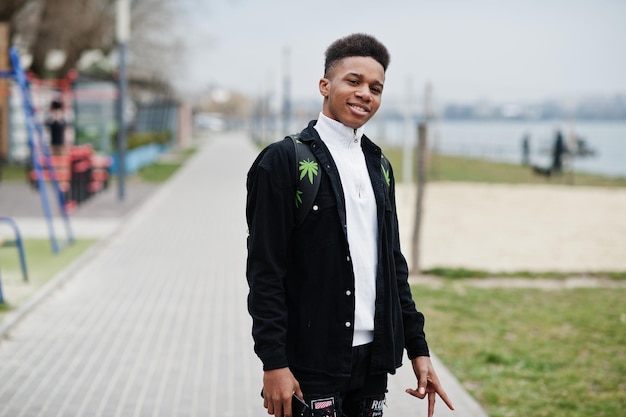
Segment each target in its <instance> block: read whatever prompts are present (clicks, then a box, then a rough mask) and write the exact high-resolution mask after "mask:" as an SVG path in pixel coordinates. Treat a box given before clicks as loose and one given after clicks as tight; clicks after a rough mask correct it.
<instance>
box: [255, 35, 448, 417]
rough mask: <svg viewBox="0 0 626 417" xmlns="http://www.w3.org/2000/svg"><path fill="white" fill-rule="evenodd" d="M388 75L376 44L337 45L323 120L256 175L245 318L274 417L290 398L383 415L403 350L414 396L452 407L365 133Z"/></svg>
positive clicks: (385, 56) (348, 40)
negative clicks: (434, 362)
mask: <svg viewBox="0 0 626 417" xmlns="http://www.w3.org/2000/svg"><path fill="white" fill-rule="evenodd" d="M388 64H389V53H388V52H387V49H386V48H385V46H384V45H383V44H381V43H380V42H379V41H378V40H377V39H375V38H374V37H372V36H370V35H366V34H353V35H350V36H347V37H345V38H342V39H339V40H337V41H335V42H334V43H333V44H332V45H330V47H329V48H328V49H327V51H326V61H325V68H324V77H323V78H322V79H321V80H320V81H319V90H320V93H321V95H322V97H323V105H322V111H321V113H320V115H319V118H318V120H314V121H312V122H310V123H309V125H308V127H306V128H305V129H304V130H303V131H302V132H301V133H300V134H298V135H297V138H295V137H288V138H285V139H284V140H282V141H280V142H277V143H274V144H272V145H270V146H268V147H267V148H265V149H264V150H263V151H262V152H261V153H260V155H259V156H258V157H257V159H256V161H255V162H254V164H253V165H252V167H251V169H250V171H249V173H248V181H247V188H248V199H247V207H246V217H247V221H248V228H249V236H248V264H247V279H248V284H249V287H250V292H249V295H248V310H249V312H250V314H251V316H252V319H253V327H252V335H253V338H254V341H255V352H256V353H257V355H258V356H259V358H260V359H261V361H262V363H263V371H264V375H263V394H264V397H263V398H264V399H263V402H264V406H265V408H267V411H268V413H269V414H274V415H275V416H277V417H289V416H292V415H293V414H292V405H293V406H294V408H295V405H296V403H297V399H296V398H294V397H293V396H294V395H295V396H296V397H298V398H300V399H303V400H304V402H305V403H306V404H307V406H308V407H309V408H310V410H309V412H310V413H311V414H310V415H312V416H335V417H341V416H347V417H365V416H368V417H376V416H382V415H383V406H384V404H385V393H386V391H387V375H388V374H393V373H395V371H396V369H397V368H398V367H399V366H400V365H401V361H402V356H403V352H404V350H405V349H406V351H407V354H408V357H409V359H410V360H411V363H412V366H413V370H414V372H415V376H416V379H417V388H416V389H407V393H409V394H411V395H414V396H415V397H418V398H422V399H423V398H425V397H426V396H428V412H429V416H431V415H432V414H433V411H434V402H435V396H436V395H439V396H440V397H441V398H442V399H443V400H444V401H445V403H446V404H447V405H448V407H450V408H451V409H452V408H453V407H452V404H451V402H450V401H449V399H448V397H447V395H446V394H445V392H444V391H443V389H442V387H441V384H440V383H439V379H438V378H437V375H436V373H435V371H434V369H433V366H432V364H431V361H430V357H429V352H428V345H427V343H426V337H425V335H424V316H423V315H422V314H421V313H420V312H418V311H417V310H416V308H415V304H414V302H413V298H412V295H411V289H410V287H409V284H408V267H407V263H406V261H405V259H404V257H403V255H402V253H401V251H400V242H399V234H398V221H397V216H396V204H395V194H394V178H393V171H392V169H391V166H390V165H389V163H388V161H387V160H386V159H385V158H384V156H383V155H382V152H381V150H380V148H379V147H378V146H376V145H375V144H374V143H373V142H372V141H371V140H370V139H369V138H368V137H367V136H365V135H364V133H363V131H364V125H365V124H366V123H367V121H368V120H370V119H371V118H372V117H373V116H374V115H375V114H376V112H377V111H378V109H379V107H380V104H381V97H382V93H383V87H384V83H385V71H386V70H387V66H388ZM303 147H305V148H304V151H303ZM303 155H304V156H303ZM307 181H308V183H307ZM314 183H316V184H317V186H315V187H314V186H312V184H314ZM307 194H309V195H308V196H307ZM307 197H309V200H310V201H311V203H310V204H307V203H305V201H308V200H307Z"/></svg>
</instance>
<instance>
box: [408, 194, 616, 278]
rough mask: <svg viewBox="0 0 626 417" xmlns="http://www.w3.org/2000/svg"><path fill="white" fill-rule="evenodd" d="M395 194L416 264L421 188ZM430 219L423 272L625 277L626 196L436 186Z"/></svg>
mask: <svg viewBox="0 0 626 417" xmlns="http://www.w3.org/2000/svg"><path fill="white" fill-rule="evenodd" d="M396 194H397V195H396V199H397V205H398V216H399V221H400V230H401V240H402V245H403V246H402V247H403V252H404V254H405V256H406V257H407V260H408V261H409V264H411V254H412V245H411V239H412V234H413V221H414V217H415V216H414V208H415V200H416V187H415V186H412V185H405V184H398V185H397V191H396ZM423 216H424V217H423V223H422V224H423V228H422V234H421V247H422V249H421V251H420V254H421V268H422V269H428V268H433V267H436V266H443V267H464V268H472V269H483V270H489V271H494V272H498V271H521V270H523V271H565V272H594V271H625V270H626V189H616V188H597V187H593V188H592V187H569V186H550V185H545V186H544V185H542V186H533V185H502V184H496V185H494V184H476V183H445V182H437V183H430V184H427V186H426V189H425V200H424V213H423Z"/></svg>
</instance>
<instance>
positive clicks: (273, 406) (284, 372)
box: [263, 368, 303, 417]
mask: <svg viewBox="0 0 626 417" xmlns="http://www.w3.org/2000/svg"><path fill="white" fill-rule="evenodd" d="M294 393H295V394H296V395H297V396H298V397H300V398H303V395H302V391H301V390H300V384H298V381H297V380H296V378H295V377H294V376H293V374H292V373H291V371H290V370H289V368H280V369H272V370H271V371H265V372H264V373H263V406H264V407H265V408H267V413H268V414H273V415H275V416H276V417H291V396H292V395H293V394H294Z"/></svg>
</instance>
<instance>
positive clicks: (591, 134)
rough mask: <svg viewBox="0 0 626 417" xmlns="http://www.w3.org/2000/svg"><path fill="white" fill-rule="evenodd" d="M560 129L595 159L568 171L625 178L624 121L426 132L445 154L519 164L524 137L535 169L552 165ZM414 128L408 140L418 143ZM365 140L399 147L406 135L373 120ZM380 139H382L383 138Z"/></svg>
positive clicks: (498, 124) (444, 125)
mask: <svg viewBox="0 0 626 417" xmlns="http://www.w3.org/2000/svg"><path fill="white" fill-rule="evenodd" d="M557 126H559V127H560V128H561V130H562V132H563V136H564V138H565V139H568V137H569V136H570V135H571V132H575V134H576V135H577V136H578V137H580V138H582V139H584V140H585V142H586V143H587V145H588V147H589V148H591V149H593V150H595V155H593V156H588V157H575V158H570V159H569V167H570V168H572V169H574V170H575V171H578V172H590V173H597V174H603V175H609V176H616V177H626V121H580V122H576V123H575V124H572V123H570V122H562V123H559V122H557V121H437V122H433V123H432V124H431V126H430V129H429V135H428V137H429V138H428V140H429V146H430V147H431V149H432V148H437V149H438V150H439V151H440V152H441V153H443V154H446V155H460V156H469V157H475V158H484V159H490V160H494V161H502V162H512V163H520V162H521V160H522V138H523V136H524V135H525V134H528V135H529V137H530V160H531V163H532V164H534V165H540V166H542V167H548V166H549V165H550V155H549V150H550V148H551V146H552V143H553V141H554V131H555V127H557ZM416 130H417V129H416V127H415V125H412V128H411V132H410V133H409V134H408V136H411V137H412V138H413V143H415V142H416V139H415V137H416V136H417V133H416ZM366 132H367V134H368V136H370V137H371V138H373V139H374V140H375V141H377V142H379V143H381V144H383V143H389V144H393V145H401V144H402V143H403V140H404V138H405V137H407V134H406V133H405V132H407V128H406V127H405V124H404V123H402V122H397V121H396V122H390V121H382V122H381V121H377V120H372V121H370V122H369V123H368V125H367V127H366ZM382 138H384V139H383V140H381V139H382Z"/></svg>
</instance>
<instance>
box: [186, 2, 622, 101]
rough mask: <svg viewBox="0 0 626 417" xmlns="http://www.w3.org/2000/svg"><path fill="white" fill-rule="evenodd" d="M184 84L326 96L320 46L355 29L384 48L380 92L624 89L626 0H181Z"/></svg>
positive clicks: (499, 96) (490, 94)
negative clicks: (287, 85)
mask: <svg viewBox="0 0 626 417" xmlns="http://www.w3.org/2000/svg"><path fill="white" fill-rule="evenodd" d="M177 3H179V4H180V9H179V10H180V13H181V16H180V19H181V20H180V22H181V27H183V28H184V31H185V32H186V33H187V35H188V37H187V39H188V45H189V46H188V49H187V51H188V52H189V53H190V54H189V56H190V57H191V58H190V59H189V61H188V62H186V63H185V65H184V66H185V69H184V70H183V71H182V72H181V74H182V75H181V79H183V80H185V81H187V82H193V84H195V85H198V84H199V85H202V86H209V85H219V86H223V87H225V88H229V89H233V90H236V91H239V92H242V93H246V94H254V95H260V94H263V93H264V92H265V91H268V90H269V89H272V90H274V91H276V92H277V94H280V88H281V87H280V86H281V78H282V76H283V74H284V72H285V70H284V59H283V56H284V53H283V51H284V50H285V48H288V49H289V50H290V51H291V53H290V60H289V62H290V64H289V72H290V74H291V84H292V95H293V97H294V98H309V97H310V98H315V97H319V93H318V90H317V84H318V80H319V78H320V77H321V76H322V71H323V62H324V51H325V49H326V48H327V46H328V45H329V44H330V43H332V42H333V41H334V40H335V39H337V38H339V37H342V36H345V35H347V34H350V33H354V32H366V33H370V34H372V35H374V36H376V37H377V38H378V39H379V40H380V41H382V42H383V43H384V44H385V45H386V46H387V47H388V49H389V51H390V54H391V64H390V66H389V69H388V71H387V74H386V77H387V78H386V83H385V94H384V96H383V97H390V96H393V97H395V98H399V99H402V98H405V97H406V96H407V93H406V91H407V85H412V86H413V87H412V89H411V91H414V94H416V95H421V94H422V91H423V89H424V85H425V83H426V82H427V81H430V82H431V83H432V85H433V92H434V94H435V96H436V98H437V99H438V100H440V101H457V102H467V101H475V100H480V99H487V100H492V101H513V102H520V101H521V102H523V101H528V100H540V99H544V98H548V97H557V98H576V97H580V96H582V95H596V94H615V93H621V94H624V93H626V0H510V1H507V0H475V1H472V0H432V1H426V0H376V1H372V0H360V1H345V0H307V1H302V0H300V1H298V0H180V2H177Z"/></svg>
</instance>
